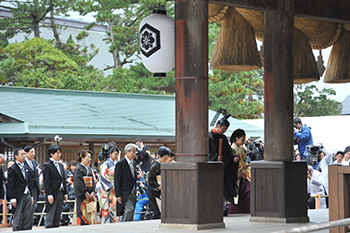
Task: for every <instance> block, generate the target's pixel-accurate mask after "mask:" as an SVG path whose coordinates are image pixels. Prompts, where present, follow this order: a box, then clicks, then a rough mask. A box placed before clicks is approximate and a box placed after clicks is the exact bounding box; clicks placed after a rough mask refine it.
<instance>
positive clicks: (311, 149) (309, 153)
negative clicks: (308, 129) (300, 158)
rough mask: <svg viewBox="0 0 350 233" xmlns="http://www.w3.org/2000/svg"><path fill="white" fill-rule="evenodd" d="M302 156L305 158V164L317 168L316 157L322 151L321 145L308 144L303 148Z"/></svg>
mask: <svg viewBox="0 0 350 233" xmlns="http://www.w3.org/2000/svg"><path fill="white" fill-rule="evenodd" d="M305 149H306V150H305V153H304V155H305V156H306V158H307V164H308V165H311V166H313V167H317V163H318V155H319V154H320V152H321V151H322V149H323V145H322V143H317V144H310V145H307V146H306V147H305Z"/></svg>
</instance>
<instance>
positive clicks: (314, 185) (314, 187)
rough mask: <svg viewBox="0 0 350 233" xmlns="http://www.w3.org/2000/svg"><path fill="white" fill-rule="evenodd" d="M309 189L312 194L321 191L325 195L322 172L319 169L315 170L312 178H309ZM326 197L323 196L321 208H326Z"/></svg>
mask: <svg viewBox="0 0 350 233" xmlns="http://www.w3.org/2000/svg"><path fill="white" fill-rule="evenodd" d="M307 189H308V191H309V192H310V194H311V196H315V195H316V193H321V195H325V190H324V188H323V183H322V174H321V172H319V171H317V170H313V172H312V176H311V180H309V179H307ZM326 208H327V204H326V198H324V197H322V198H321V209H326Z"/></svg>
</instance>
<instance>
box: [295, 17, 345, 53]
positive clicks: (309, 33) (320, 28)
mask: <svg viewBox="0 0 350 233" xmlns="http://www.w3.org/2000/svg"><path fill="white" fill-rule="evenodd" d="M294 26H295V27H296V28H298V29H300V30H301V31H302V32H303V33H304V34H305V35H306V37H307V38H308V39H309V42H310V44H311V47H312V48H313V49H325V48H328V47H329V46H332V45H333V44H334V43H335V42H336V41H337V39H338V37H339V35H340V32H341V24H339V23H333V22H328V21H324V20H317V19H309V18H301V17H294Z"/></svg>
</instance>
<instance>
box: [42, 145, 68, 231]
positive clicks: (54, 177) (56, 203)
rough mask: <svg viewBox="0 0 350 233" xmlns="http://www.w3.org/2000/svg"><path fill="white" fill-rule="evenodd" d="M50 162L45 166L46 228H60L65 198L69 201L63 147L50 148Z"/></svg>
mask: <svg viewBox="0 0 350 233" xmlns="http://www.w3.org/2000/svg"><path fill="white" fill-rule="evenodd" d="M48 152H49V155H50V156H51V158H50V160H49V161H48V162H47V163H45V164H44V166H43V176H44V189H45V192H46V196H47V199H46V212H47V213H46V221H45V228H52V227H59V224H60V218H61V212H62V205H63V198H64V200H65V202H66V201H67V199H68V195H67V188H66V180H65V174H64V169H63V166H62V164H60V163H59V162H58V161H59V159H60V158H61V152H62V150H61V147H59V146H58V145H51V146H50V147H49V150H48Z"/></svg>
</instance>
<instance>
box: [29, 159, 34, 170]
mask: <svg viewBox="0 0 350 233" xmlns="http://www.w3.org/2000/svg"><path fill="white" fill-rule="evenodd" d="M28 164H29V167H30V168H31V169H32V170H34V167H33V162H32V161H31V160H30V161H28Z"/></svg>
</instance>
